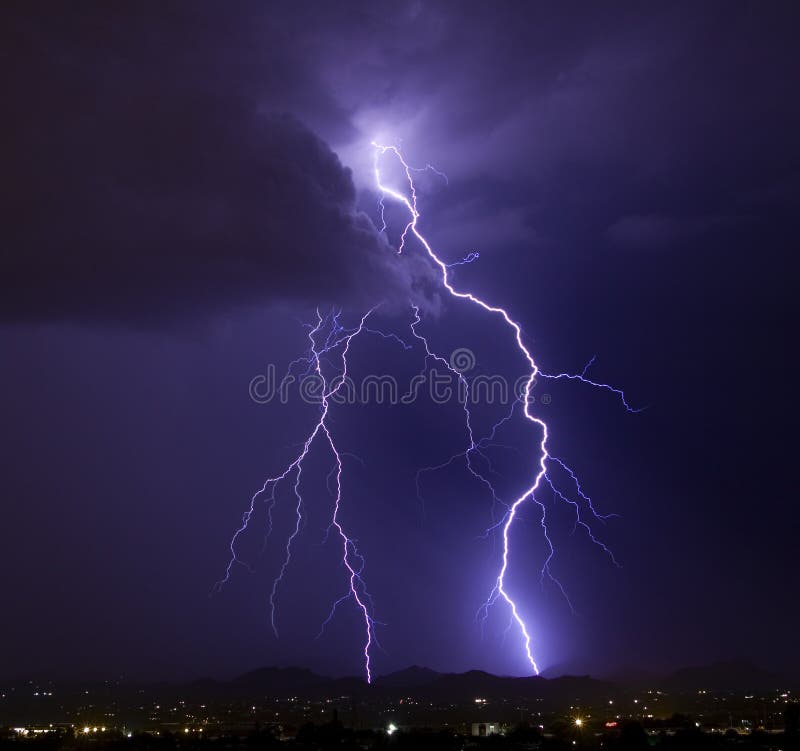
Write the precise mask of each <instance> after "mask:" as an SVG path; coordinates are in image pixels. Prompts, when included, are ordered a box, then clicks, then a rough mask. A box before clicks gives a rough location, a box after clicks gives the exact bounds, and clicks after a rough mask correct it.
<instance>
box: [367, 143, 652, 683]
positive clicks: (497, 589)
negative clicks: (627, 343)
mask: <svg viewBox="0 0 800 751" xmlns="http://www.w3.org/2000/svg"><path fill="white" fill-rule="evenodd" d="M372 146H373V148H374V149H375V152H374V162H373V166H374V176H375V185H376V188H377V189H378V192H379V194H380V206H381V218H382V225H383V226H382V228H381V229H382V231H385V230H386V220H385V204H386V200H387V199H392V200H393V201H395V202H398V203H400V204H401V205H402V206H404V207H405V208H406V210H407V212H408V220H407V222H406V224H405V227H404V229H403V231H402V233H401V235H400V240H399V243H398V246H397V252H398V253H403V252H404V251H405V248H406V243H407V241H408V238H409V236H413V237H414V238H416V240H417V242H418V243H419V244H420V245H421V246H422V248H423V250H424V251H425V253H426V254H427V256H428V258H429V259H430V260H431V261H432V263H433V264H434V266H435V267H437V268H438V270H439V272H440V278H441V282H442V285H443V286H444V288H445V289H446V290H447V292H448V293H449V294H450V295H451V296H452V297H453V298H455V299H459V300H465V301H468V302H470V303H472V304H473V305H475V306H478V307H479V308H481V309H483V310H484V311H485V312H486V313H489V314H492V315H495V316H499V317H500V318H501V319H502V320H503V322H504V323H505V325H506V326H507V328H508V329H509V330H510V333H511V334H512V336H513V341H514V342H515V344H516V348H517V350H518V352H519V354H520V355H521V357H522V359H523V360H524V361H525V363H526V364H527V373H528V377H527V380H526V383H525V388H524V393H523V395H522V398H521V403H522V413H523V415H524V418H525V419H526V420H527V421H529V422H530V423H531V424H532V425H533V426H534V427H535V428H536V429H537V431H538V432H539V434H540V440H539V452H538V456H536V457H535V458H534V466H535V475H534V478H533V482H532V483H531V484H530V485H529V486H528V487H526V488H525V489H524V490H523V491H522V493H521V494H520V495H518V496H517V497H516V498H515V499H513V500H512V501H511V503H510V504H508V509H507V512H506V513H505V515H504V518H503V520H502V521H501V523H500V524H499V525H498V526H499V527H500V530H501V537H502V559H501V566H500V570H499V572H498V574H497V578H496V580H495V584H494V587H493V589H492V591H491V593H490V594H489V597H488V598H487V600H486V602H485V603H484V605H483V606H482V611H483V612H484V613H487V612H488V609H489V607H490V606H491V605H492V604H494V602H496V601H497V600H498V599H502V600H503V601H504V602H505V603H506V605H507V606H508V608H509V610H510V613H511V622H512V623H513V622H516V624H517V626H518V628H519V630H520V633H521V635H522V642H523V647H524V651H525V656H526V658H527V660H528V662H529V663H530V666H531V668H532V669H533V671H534V673H536V674H538V673H539V667H538V665H537V662H536V660H535V659H534V655H533V647H532V637H531V633H530V630H529V628H528V626H527V624H526V623H525V620H524V619H523V617H522V615H521V613H520V610H519V607H518V606H517V603H516V601H515V600H514V598H513V597H512V595H511V593H510V592H509V591H508V589H507V585H506V575H507V573H508V569H509V558H510V553H511V540H510V535H511V530H512V528H513V526H514V521H515V520H516V518H517V515H518V513H519V510H520V508H521V507H522V505H523V504H524V503H525V502H526V501H528V500H531V501H533V502H534V503H535V504H536V505H538V506H539V508H540V509H541V511H542V517H541V526H542V529H543V531H544V537H545V541H546V543H547V545H548V550H549V554H548V557H547V559H546V560H545V562H544V565H543V567H542V577H544V576H548V577H549V578H550V579H552V580H553V581H554V582H555V583H556V584H557V586H558V587H559V588H560V590H561V592H562V593H563V594H564V596H565V597H566V592H565V591H564V588H563V587H562V586H561V584H560V583H559V582H558V581H557V580H556V579H555V578H554V577H553V576H552V574H551V573H550V562H551V561H552V559H553V557H554V555H555V549H554V547H553V544H552V542H551V539H550V536H549V532H548V528H547V513H546V508H545V506H544V504H543V502H542V501H541V500H540V499H538V498H537V496H536V493H537V491H538V490H539V489H540V487H541V486H542V484H543V483H547V484H548V485H549V486H550V487H551V488H552V490H553V492H554V494H555V495H556V497H557V498H558V499H559V500H562V501H565V502H566V503H569V504H570V505H573V507H574V508H575V512H576V526H581V527H582V528H584V529H585V530H586V531H587V532H588V534H589V537H590V539H591V540H592V542H593V543H595V544H597V545H599V546H600V547H601V548H602V549H603V550H604V551H605V552H606V553H607V554H608V555H609V556H610V557H611V559H612V560H613V561H614V563H616V560H615V559H614V557H613V554H612V553H611V551H610V550H609V549H608V548H607V547H606V546H605V545H604V544H603V543H602V542H601V541H600V540H599V539H597V538H596V537H595V536H594V534H593V532H592V530H591V527H590V526H589V525H588V524H587V523H586V522H585V521H584V519H583V518H582V516H581V514H580V505H579V504H578V502H576V501H571V500H569V499H568V498H567V497H566V496H565V495H564V494H563V493H561V491H559V490H558V489H557V488H556V486H555V485H554V484H553V482H552V481H551V480H550V478H549V477H548V474H547V472H548V462H549V461H551V460H554V462H555V463H556V464H557V465H558V466H560V467H561V468H562V469H564V470H565V471H566V472H567V473H568V474H569V475H570V477H571V478H572V480H573V481H574V483H575V485H576V486H577V492H578V494H579V496H580V498H581V499H582V501H584V503H585V504H586V505H587V506H588V508H589V509H590V511H591V513H592V515H593V517H594V518H596V519H599V520H601V521H602V520H604V519H605V518H607V517H603V516H601V515H599V514H597V512H596V511H595V509H594V506H593V504H592V502H591V500H590V499H589V497H588V496H586V495H585V494H584V493H583V491H582V489H581V487H580V483H579V482H578V480H577V477H576V476H575V474H574V473H573V472H572V470H571V469H569V467H567V465H566V464H565V463H564V462H563V461H562V460H560V459H554V458H553V457H551V455H550V454H549V452H548V448H547V443H548V427H547V424H546V423H545V421H544V420H543V419H542V418H541V417H539V416H537V415H535V414H534V413H533V412H532V411H531V405H532V404H533V403H534V400H533V394H532V391H533V387H534V385H535V383H536V378H537V376H539V377H542V378H548V379H552V380H561V379H566V380H575V381H579V382H581V383H584V384H586V385H589V386H592V387H594V388H598V389H603V390H607V391H610V392H612V393H613V394H615V395H616V396H617V397H618V398H619V399H620V400H621V402H622V404H623V406H624V407H625V409H626V410H628V411H629V412H636V411H637V410H635V409H633V408H632V407H631V406H630V404H629V403H628V401H627V399H626V398H625V394H624V393H623V391H622V390H620V389H617V388H614V387H613V386H610V385H608V384H605V383H600V382H597V381H594V380H592V379H590V378H589V377H588V376H587V375H586V373H587V371H588V368H589V366H590V365H591V364H592V363H593V361H594V360H592V361H590V363H589V364H588V365H587V366H586V367H585V368H584V370H583V372H582V373H580V374H572V373H558V374H547V373H543V372H542V371H541V370H540V368H539V366H538V365H537V363H536V361H535V360H534V358H533V355H532V354H531V352H530V350H529V349H528V347H527V346H526V344H525V342H524V338H523V333H522V327H521V325H520V324H519V323H518V322H517V321H516V320H514V319H513V318H512V317H511V315H510V314H509V313H508V311H506V310H505V309H504V308H501V307H499V306H495V305H492V304H490V303H488V302H486V301H485V300H483V299H481V298H480V297H478V296H476V295H475V294H473V293H472V292H469V291H464V290H459V289H456V287H455V286H454V285H453V283H452V282H451V280H450V273H449V272H450V269H451V268H452V267H453V266H456V265H462V264H463V263H471V262H473V261H475V260H477V258H478V255H477V253H471V254H469V255H468V256H465V257H464V259H462V261H460V262H456V263H455V264H452V263H451V264H448V263H446V262H445V261H443V260H442V259H441V258H440V257H439V256H438V255H437V253H436V252H435V251H434V250H433V248H432V246H431V244H430V243H429V242H428V240H427V239H426V238H425V237H424V236H423V234H422V233H421V232H420V231H419V228H418V221H419V218H420V214H419V210H418V208H417V191H416V187H415V185H414V178H413V173H414V172H416V171H418V170H416V169H415V168H413V167H411V166H410V165H409V164H408V162H407V161H406V159H405V157H404V156H403V154H402V153H401V151H400V149H399V148H397V147H396V146H392V145H382V144H379V143H377V142H375V141H373V142H372ZM387 156H389V157H392V158H394V159H395V160H396V162H397V163H398V164H399V165H400V167H401V168H402V172H403V173H404V175H405V180H406V185H405V192H404V191H401V190H397V189H396V188H393V187H391V186H389V185H386V184H385V183H384V181H383V179H382V176H381V160H382V158H384V157H387ZM414 313H415V320H414V323H413V324H412V326H411V328H412V333H413V334H414V335H415V336H416V337H417V338H418V339H421V340H422V341H423V342H424V345H425V351H426V353H427V357H429V358H432V359H435V360H436V361H438V362H444V363H445V364H446V365H447V366H448V367H449V366H450V364H449V363H447V361H446V360H445V359H444V358H443V357H441V355H436V354H435V353H434V352H433V351H432V350H431V349H430V347H429V345H428V342H427V340H425V339H424V338H423V337H422V336H421V335H419V334H418V333H417V331H416V326H417V325H418V324H419V322H420V319H419V312H418V310H417V309H416V308H415V309H414ZM450 370H451V371H452V370H453V368H452V367H451V368H450ZM456 375H457V377H458V379H459V382H460V383H461V385H462V386H463V385H464V381H465V376H464V375H463V373H461V372H457V373H456ZM462 393H464V394H468V389H462ZM463 402H464V410H465V413H466V414H465V422H466V428H467V435H468V445H467V448H466V450H465V451H464V452H462V453H461V454H459V455H457V456H463V457H464V458H465V460H466V464H467V469H468V470H469V471H470V473H471V474H473V476H475V477H476V478H477V479H478V480H479V481H481V482H482V483H483V484H484V485H487V486H488V487H489V489H490V492H491V494H492V498H493V500H494V501H495V502H497V501H499V498H498V496H497V493H496V492H495V491H494V488H493V486H492V484H491V482H489V481H488V480H487V478H486V477H485V475H483V474H482V473H481V472H479V471H478V470H477V469H476V468H475V467H474V466H473V464H472V462H471V456H472V454H474V453H475V452H477V451H479V450H480V446H479V443H480V442H476V441H475V438H474V434H473V430H472V422H471V416H470V411H469V405H468V402H467V397H466V396H464V399H463ZM496 427H497V426H495V429H496ZM491 435H492V436H493V435H494V430H493V431H492V433H491ZM455 458H456V457H451V459H450V460H448V461H447V462H445V463H444V464H442V465H438V467H432V468H426V469H429V470H430V469H437V468H440V467H443V466H446V465H447V464H449V463H450V462H452V461H453V460H454V459H455ZM418 477H419V475H418Z"/></svg>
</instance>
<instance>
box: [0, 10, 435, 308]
mask: <svg viewBox="0 0 800 751" xmlns="http://www.w3.org/2000/svg"><path fill="white" fill-rule="evenodd" d="M187 8H188V6H187ZM9 15H10V16H11V17H10V18H8V19H7V26H6V29H7V34H8V36H9V37H10V39H9V42H8V44H7V45H5V48H6V53H7V54H8V55H9V59H11V58H13V61H14V64H13V66H10V65H8V64H6V65H5V66H4V67H5V72H4V75H5V78H6V94H7V101H8V102H11V103H13V106H12V107H11V108H10V111H9V112H8V114H7V116H6V118H5V119H4V121H3V124H2V129H3V133H2V142H3V150H4V152H5V154H4V158H3V162H4V180H3V188H2V205H3V211H4V215H5V218H4V221H3V256H2V275H1V276H0V279H2V281H1V282H0V285H2V286H1V287H0V299H2V303H0V311H2V315H3V317H4V318H6V319H16V318H26V317H38V318H50V317H53V318H58V317H70V316H77V317H93V316H110V317H116V316H122V317H128V316H131V315H132V316H135V317H148V318H155V319H158V318H159V317H160V316H161V315H162V314H163V313H165V312H167V311H170V312H175V313H179V312H182V311H185V310H194V311H198V310H202V309H204V308H210V309H215V308H220V307H226V306H232V305H240V304H248V303H254V302H259V301H264V300H271V301H274V300H282V299H283V300H285V299H299V300H301V301H303V302H305V301H313V302H315V303H316V302H320V303H346V302H353V303H359V304H362V305H365V304H373V303H375V302H377V301H379V300H382V299H387V298H388V299H390V300H393V299H395V298H398V297H399V299H402V300H403V301H406V300H407V299H408V297H409V295H413V294H414V293H413V290H412V274H411V269H410V267H409V264H408V263H407V262H406V261H405V259H398V258H397V256H396V255H395V254H394V253H393V252H392V251H391V249H390V248H389V247H388V245H387V244H386V242H385V241H384V240H383V239H382V238H381V237H380V236H379V235H378V234H377V232H376V231H375V228H374V225H373V224H372V222H371V221H370V219H369V218H368V217H367V216H366V215H365V214H363V213H360V212H359V211H357V210H356V208H355V198H356V195H355V190H354V187H353V182H352V179H351V175H350V172H349V170H347V169H346V168H345V167H343V165H342V164H341V163H340V161H339V159H338V158H337V157H336V155H335V154H334V153H333V152H332V151H331V149H330V148H329V147H328V146H327V145H326V144H325V142H324V141H322V140H321V139H320V138H319V137H317V136H316V135H314V134H313V133H312V132H311V131H310V130H309V129H308V128H307V127H306V126H305V125H303V124H302V123H301V122H300V121H299V120H298V119H297V118H296V117H295V116H294V115H286V114H281V113H282V112H283V111H285V110H291V111H292V112H293V113H300V114H301V115H304V114H307V115H308V119H310V120H311V121H316V124H317V125H321V126H324V127H325V128H326V130H327V131H328V132H330V133H333V134H336V133H340V134H341V133H346V132H347V130H348V126H347V123H346V120H344V119H342V117H341V115H340V112H339V110H338V109H337V106H336V105H335V104H334V103H333V102H332V100H331V99H330V97H328V96H327V95H326V94H325V92H324V91H323V90H322V88H321V87H320V86H319V85H318V84H317V83H316V82H315V79H314V77H313V75H312V74H311V73H310V72H309V71H308V70H307V69H306V67H305V66H304V65H303V64H302V63H301V62H299V61H296V60H293V59H292V55H291V54H290V51H289V46H288V45H287V44H286V41H285V40H284V39H283V38H282V30H281V28H280V25H279V24H275V23H269V18H268V17H266V16H265V14H263V13H261V14H258V15H256V16H254V18H253V20H254V22H255V23H256V26H258V27H259V28H258V30H257V31H254V30H253V29H251V28H250V27H249V26H248V24H246V23H242V19H238V22H237V23H236V24H232V23H231V22H230V19H229V18H228V17H227V16H224V15H222V14H212V15H210V16H209V15H207V14H204V13H203V12H201V11H189V10H188V9H187V10H185V11H184V12H182V13H176V12H175V11H174V9H173V10H172V11H167V12H166V13H164V14H163V15H162V11H161V9H159V11H158V13H157V14H153V13H151V14H149V16H147V14H145V16H144V17H136V16H135V14H131V13H124V14H123V13H120V12H119V8H117V9H116V10H114V9H111V8H109V7H107V6H102V5H94V6H92V5H88V6H84V7H83V8H82V9H81V10H76V12H75V15H74V16H73V17H72V18H70V19H69V20H68V21H67V24H66V28H63V27H62V26H60V25H58V24H56V23H55V21H53V20H51V19H50V18H49V17H48V16H47V15H42V16H36V11H35V10H33V9H31V10H29V9H26V8H17V12H16V13H10V14H9ZM132 16H133V17H132ZM308 105H313V108H312V107H309V106H308ZM417 272H418V273H424V271H423V270H422V269H417Z"/></svg>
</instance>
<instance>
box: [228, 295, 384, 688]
mask: <svg viewBox="0 0 800 751" xmlns="http://www.w3.org/2000/svg"><path fill="white" fill-rule="evenodd" d="M374 311H375V308H372V309H370V310H369V311H367V313H365V314H364V315H363V316H362V317H361V319H360V321H359V323H358V326H356V327H355V328H354V329H351V330H346V329H344V328H343V327H342V326H341V324H340V323H339V318H340V315H341V313H335V314H332V315H329V316H327V317H323V316H322V315H320V313H319V311H317V324H316V325H315V326H313V327H312V328H310V330H309V332H308V339H309V343H310V347H309V350H308V353H307V355H306V356H304V357H301V358H298V359H297V360H295V361H293V363H291V364H290V366H289V370H290V371H291V369H292V367H293V365H295V364H297V363H303V362H305V363H306V364H307V369H306V373H310V372H313V373H314V374H315V375H316V376H317V378H318V382H319V383H320V385H321V393H320V396H319V403H320V413H319V418H318V420H317V422H316V423H315V425H314V427H313V428H312V430H311V432H310V433H309V434H308V436H307V438H306V440H305V441H304V443H303V446H302V449H301V450H300V453H299V454H298V455H297V456H296V457H295V458H294V460H293V461H291V462H290V463H289V465H288V466H287V467H286V468H285V469H284V470H283V472H281V474H279V475H276V476H274V477H269V478H267V480H265V482H264V484H263V485H262V486H261V488H260V489H259V490H257V491H256V492H255V493H254V494H253V496H252V497H251V499H250V506H249V508H248V510H247V511H246V512H245V514H244V516H243V517H242V524H241V526H240V527H239V528H238V529H237V530H236V532H234V535H233V537H232V539H231V543H230V553H231V557H230V560H229V561H228V565H227V567H226V569H225V575H224V576H223V578H222V579H221V580H220V581H219V582H217V584H216V586H215V589H216V590H219V589H221V588H222V587H223V586H224V585H225V584H226V583H227V582H228V581H229V579H230V577H231V573H232V569H233V567H234V566H235V565H236V564H239V565H242V566H244V567H245V568H247V569H248V570H249V571H252V570H253V568H252V566H251V565H250V564H249V563H247V562H246V561H244V560H243V559H241V558H240V557H239V555H238V552H237V547H238V542H239V538H240V537H241V535H242V534H244V532H245V531H246V530H247V528H248V526H249V524H250V521H251V520H252V518H253V515H254V514H255V512H256V507H257V504H258V502H259V500H260V499H261V498H262V497H266V500H267V504H268V514H270V515H271V510H272V507H273V505H274V503H275V491H276V488H277V486H278V484H279V483H281V482H283V481H284V480H286V479H287V478H289V477H291V476H292V475H294V483H293V485H292V487H293V491H294V495H295V498H296V501H297V502H296V506H295V514H296V522H295V526H294V530H293V531H292V533H291V535H290V536H289V537H288V539H287V541H286V546H285V555H284V559H283V563H282V565H281V567H280V571H279V573H278V575H277V576H276V577H275V579H274V581H273V584H272V591H271V593H270V598H269V602H270V621H271V624H272V628H273V631H274V632H275V635H276V636H278V627H277V622H276V612H277V606H276V598H277V594H278V589H279V587H280V584H281V582H282V581H283V577H284V575H285V573H286V570H287V568H288V567H289V564H290V563H291V558H292V543H293V542H294V540H295V538H296V537H297V536H298V535H299V533H300V530H301V526H302V522H303V506H304V502H303V495H302V493H301V488H300V479H301V475H302V471H303V463H304V461H305V459H306V458H307V457H308V455H309V452H310V451H311V448H312V446H313V444H314V443H315V441H317V440H318V439H319V440H320V441H322V442H323V443H324V444H327V447H328V448H329V449H330V452H331V455H332V457H333V461H334V471H333V479H334V487H335V492H334V503H333V511H332V515H331V521H330V525H329V527H328V532H330V531H335V533H336V535H337V537H338V539H339V542H340V544H341V551H342V565H343V566H344V568H345V570H346V572H347V583H348V591H347V593H346V594H345V595H344V596H343V597H341V598H339V599H338V600H337V601H336V602H335V603H334V605H333V607H332V609H331V614H330V615H329V616H328V618H327V619H326V621H325V623H327V622H328V621H330V619H331V618H332V617H333V614H334V612H335V611H336V608H337V607H338V605H340V604H342V603H343V602H345V601H346V600H352V601H353V602H354V603H355V605H356V608H357V610H358V611H359V612H360V614H361V616H362V618H363V623H364V648H363V654H364V672H365V676H366V679H367V682H368V683H369V682H371V681H372V667H371V656H370V648H371V647H372V644H373V642H375V620H374V619H373V617H372V598H371V596H370V594H369V592H368V590H367V587H366V584H365V583H364V579H363V571H364V559H363V557H362V556H361V554H360V553H359V551H358V548H357V546H356V544H355V541H354V540H353V539H352V538H350V537H349V536H348V534H347V532H346V531H345V529H344V526H343V524H342V521H341V515H340V514H341V507H342V469H343V465H342V452H340V451H339V450H338V448H337V447H336V443H335V442H334V439H333V434H332V433H331V430H330V427H329V425H328V415H329V411H330V400H331V399H332V397H334V396H336V394H337V393H338V392H339V391H340V389H341V388H342V385H343V384H344V383H346V379H347V355H348V353H349V350H350V345H351V343H352V341H353V340H354V339H355V338H356V337H357V336H359V335H361V334H362V333H367V332H368V333H376V334H379V335H380V336H387V335H384V334H383V332H379V331H376V330H374V329H370V328H368V327H367V325H366V323H367V319H368V318H369V316H370V315H372V313H374ZM326 328H327V336H326V337H325V341H324V344H322V345H321V346H320V345H319V344H318V343H317V337H318V335H319V334H321V333H322V332H323V331H324V330H325V329H326ZM398 340H399V338H398ZM336 350H341V354H340V355H339V358H340V367H339V369H338V373H337V375H336V376H334V377H332V378H328V377H326V376H325V374H324V371H323V367H322V363H323V356H329V355H332V354H334V353H335V351H336ZM271 529H272V522H271V516H270V520H269V527H268V532H267V534H268V535H269V533H270V532H271ZM324 625H325V624H323V628H324Z"/></svg>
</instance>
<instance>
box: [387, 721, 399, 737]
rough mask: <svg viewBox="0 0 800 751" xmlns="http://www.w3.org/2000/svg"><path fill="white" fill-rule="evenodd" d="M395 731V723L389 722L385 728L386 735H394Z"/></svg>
mask: <svg viewBox="0 0 800 751" xmlns="http://www.w3.org/2000/svg"><path fill="white" fill-rule="evenodd" d="M396 732H397V725H395V724H394V723H393V722H390V723H389V726H388V727H387V728H386V735H394V734H395V733H396Z"/></svg>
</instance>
